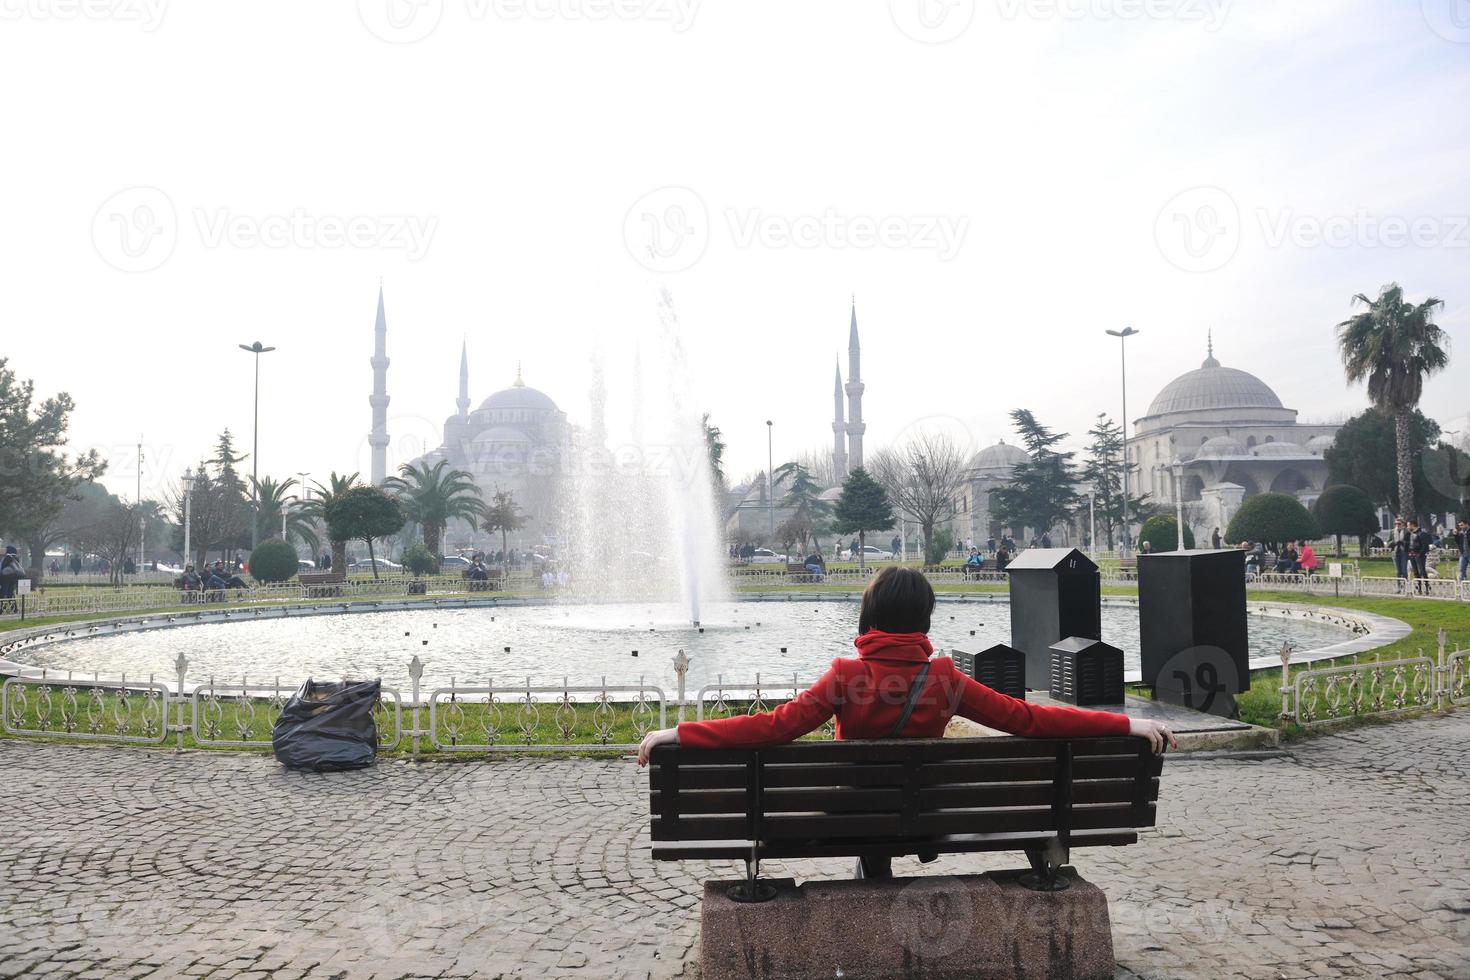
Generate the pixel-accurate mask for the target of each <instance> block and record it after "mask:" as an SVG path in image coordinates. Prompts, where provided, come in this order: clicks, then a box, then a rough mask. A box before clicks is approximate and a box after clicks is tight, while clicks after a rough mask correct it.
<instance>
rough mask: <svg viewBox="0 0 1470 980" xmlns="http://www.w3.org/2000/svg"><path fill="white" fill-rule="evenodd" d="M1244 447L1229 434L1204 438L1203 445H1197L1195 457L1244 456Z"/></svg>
mask: <svg viewBox="0 0 1470 980" xmlns="http://www.w3.org/2000/svg"><path fill="white" fill-rule="evenodd" d="M1244 455H1246V452H1245V447H1244V446H1242V445H1241V444H1240V443H1238V442H1236V441H1235V440H1234V439H1232V438H1230V437H1229V436H1215V438H1213V439H1206V440H1205V443H1204V445H1202V446H1200V447H1199V452H1198V453H1196V454H1195V457H1194V458H1195V459H1220V458H1222V457H1225V456H1244Z"/></svg>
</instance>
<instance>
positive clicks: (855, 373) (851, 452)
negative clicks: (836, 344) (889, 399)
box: [846, 296, 868, 470]
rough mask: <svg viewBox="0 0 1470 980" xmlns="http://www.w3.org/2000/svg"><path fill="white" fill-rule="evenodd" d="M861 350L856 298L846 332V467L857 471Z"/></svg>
mask: <svg viewBox="0 0 1470 980" xmlns="http://www.w3.org/2000/svg"><path fill="white" fill-rule="evenodd" d="M862 359H863V358H862V349H861V348H860V347H859V346H858V332H857V297H856V296H854V297H853V300H852V326H851V327H849V328H848V332H847V385H846V388H847V465H848V467H849V468H850V469H854V470H855V469H857V468H858V467H860V466H862V465H863V433H864V432H866V431H868V427H867V426H866V425H864V424H863V388H864V387H865V386H864V385H863V371H862Z"/></svg>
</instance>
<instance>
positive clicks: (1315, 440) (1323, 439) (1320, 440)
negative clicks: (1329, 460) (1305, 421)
mask: <svg viewBox="0 0 1470 980" xmlns="http://www.w3.org/2000/svg"><path fill="white" fill-rule="evenodd" d="M1336 441H1337V440H1336V439H1335V438H1334V437H1333V436H1313V437H1312V438H1310V439H1308V440H1307V452H1309V453H1311V454H1312V455H1313V456H1321V455H1322V454H1323V453H1325V452H1327V450H1329V449H1331V448H1332V444H1333V443H1334V442H1336Z"/></svg>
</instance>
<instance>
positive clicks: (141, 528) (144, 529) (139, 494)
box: [133, 435, 148, 572]
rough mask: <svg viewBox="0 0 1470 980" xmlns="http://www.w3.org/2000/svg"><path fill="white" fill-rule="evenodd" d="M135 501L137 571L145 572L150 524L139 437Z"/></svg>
mask: <svg viewBox="0 0 1470 980" xmlns="http://www.w3.org/2000/svg"><path fill="white" fill-rule="evenodd" d="M133 499H134V500H135V501H136V502H137V504H138V565H137V570H138V571H140V572H141V571H142V570H143V548H144V541H143V539H144V538H145V537H146V536H147V535H148V522H147V520H145V519H144V517H143V437H142V436H141V435H139V436H138V488H137V490H136V491H135V492H134V495H133Z"/></svg>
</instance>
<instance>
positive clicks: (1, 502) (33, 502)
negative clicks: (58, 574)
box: [0, 357, 106, 579]
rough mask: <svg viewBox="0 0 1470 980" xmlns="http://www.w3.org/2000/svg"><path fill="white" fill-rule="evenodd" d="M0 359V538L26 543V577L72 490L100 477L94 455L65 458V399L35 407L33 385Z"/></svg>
mask: <svg viewBox="0 0 1470 980" xmlns="http://www.w3.org/2000/svg"><path fill="white" fill-rule="evenodd" d="M9 363H10V362H9V359H7V358H3V357H0V532H5V533H7V534H10V535H13V536H15V537H17V538H19V539H21V540H22V541H24V542H25V543H26V550H27V551H29V552H30V562H29V564H30V575H31V577H32V578H33V579H38V578H39V577H40V575H41V573H42V566H43V565H44V564H45V555H46V547H47V544H48V542H47V541H46V540H45V538H46V537H47V535H48V531H50V530H52V529H53V525H54V524H55V521H56V519H57V517H58V516H59V515H60V513H61V511H62V508H63V507H65V505H66V502H67V500H68V498H71V497H72V496H73V495H74V491H75V490H76V488H77V487H78V486H79V485H80V484H82V483H84V482H85V481H87V480H94V479H96V478H97V477H99V476H101V475H102V472H103V470H104V469H105V468H106V465H105V464H104V463H103V462H102V461H101V460H100V459H98V457H97V454H96V452H87V453H83V454H80V455H78V456H76V457H70V456H68V455H67V453H66V451H65V448H66V445H67V442H66V430H67V426H68V424H69V423H70V420H71V412H72V408H73V403H72V399H71V396H70V395H68V394H66V393H65V392H62V393H60V394H57V395H54V396H52V397H50V398H47V399H45V400H44V401H42V402H41V403H40V404H33V403H34V401H35V385H34V383H32V382H31V381H29V380H26V381H21V380H19V379H18V378H17V377H16V375H15V371H14V370H12V369H11V368H10V367H9Z"/></svg>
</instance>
